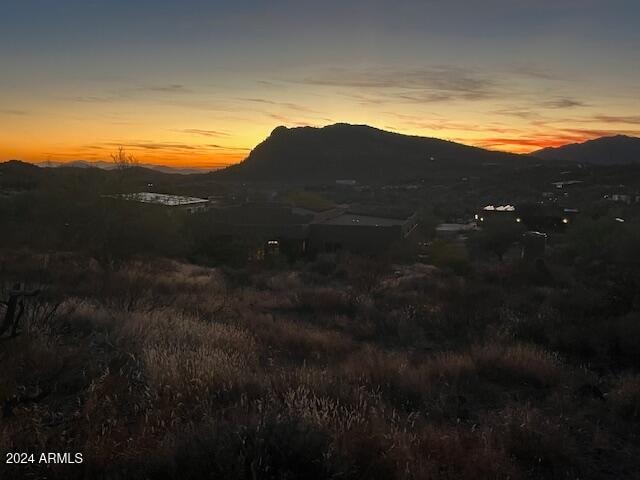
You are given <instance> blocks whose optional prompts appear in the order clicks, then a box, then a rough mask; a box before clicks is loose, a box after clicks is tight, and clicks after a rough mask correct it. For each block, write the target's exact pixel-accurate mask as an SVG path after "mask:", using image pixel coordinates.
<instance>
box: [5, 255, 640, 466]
mask: <svg viewBox="0 0 640 480" xmlns="http://www.w3.org/2000/svg"><path fill="white" fill-rule="evenodd" d="M43 262H44V260H43V259H42V258H36V257H35V256H29V255H24V254H12V255H7V256H5V257H4V259H3V262H2V264H3V266H2V269H0V272H1V273H2V279H3V280H4V281H5V282H7V283H8V282H10V281H12V280H14V279H16V278H18V277H21V278H22V279H27V280H29V281H30V282H32V283H38V284H40V285H43V286H45V287H47V288H46V292H45V294H43V296H42V297H41V298H40V299H39V300H38V301H37V302H40V303H41V304H42V305H41V306H46V305H49V304H57V303H60V305H59V307H58V310H57V311H56V314H55V315H54V316H51V317H49V318H45V317H44V316H43V312H45V311H47V310H46V309H45V308H40V309H37V308H36V304H35V303H34V304H31V305H30V306H29V310H28V312H27V315H25V324H24V325H23V329H22V334H21V335H20V336H18V337H16V338H15V339H11V340H7V339H3V340H2V343H1V344H0V361H1V362H2V363H1V364H2V370H1V371H0V385H1V387H0V401H2V402H3V403H4V404H5V405H6V402H9V403H10V404H11V409H10V410H11V411H10V412H9V413H10V414H9V415H5V417H4V418H3V419H2V422H1V423H0V449H2V450H3V451H6V450H13V451H15V450H21V449H22V450H38V451H41V450H52V451H59V450H65V451H80V452H83V453H84V455H85V458H86V462H85V463H84V464H83V465H82V466H81V467H78V466H71V467H68V468H65V467H51V468H49V469H47V470H43V469H42V468H43V467H38V466H28V467H25V468H22V469H20V470H18V469H17V468H13V469H10V468H9V467H8V466H6V465H4V466H2V468H3V469H5V471H4V472H2V473H3V474H4V475H3V476H2V478H20V475H22V476H28V475H31V477H32V478H38V477H39V476H42V475H43V474H44V473H46V474H47V475H48V477H49V478H85V477H87V478H116V479H117V478H181V479H182V478H248V479H255V478H318V479H320V478H380V479H388V478H398V479H400V478H402V479H405V478H409V479H453V478H456V479H465V478H468V479H482V478H486V479H495V478H504V479H519V478H522V479H526V478H536V479H537V478H606V475H609V474H610V473H607V472H613V473H611V474H610V475H614V476H615V478H633V477H632V475H631V474H630V472H632V469H633V468H634V467H636V466H638V460H637V459H638V458H640V457H639V456H638V453H640V442H639V440H638V438H637V433H636V430H635V429H632V428H629V425H630V424H632V425H637V424H638V409H637V405H638V402H639V401H640V400H639V398H640V397H639V395H640V387H639V385H640V381H639V380H638V375H637V372H636V373H627V374H624V375H617V374H609V375H608V376H607V377H602V378H601V377H600V376H599V374H598V373H597V372H592V371H586V370H585V368H584V366H583V365H581V364H580V362H579V361H574V360H575V358H570V357H566V356H563V355H562V354H561V353H559V352H558V351H553V350H550V349H549V348H548V347H545V346H544V345H541V344H539V343H537V344H536V343H532V341H534V340H536V339H538V338H539V337H536V338H535V339H529V338H525V337H522V338H521V337H517V332H519V331H524V330H522V329H520V326H519V325H515V326H514V325H513V324H512V323H513V322H516V321H517V322H523V321H526V318H528V317H527V316H526V314H525V313H523V312H521V311H518V310H517V308H516V307H515V306H514V305H511V307H510V308H511V310H509V314H505V313H504V312H506V310H503V313H502V314H496V312H497V311H496V310H495V309H493V306H494V305H495V302H494V298H493V297H492V296H491V295H493V293H491V292H490V293H491V295H485V290H483V289H482V288H478V289H477V290H474V289H473V288H471V287H469V286H465V285H464V284H463V283H462V282H461V280H460V279H459V278H457V277H452V276H447V274H444V273H442V272H438V271H435V270H434V269H433V268H429V269H426V270H424V271H418V270H416V268H417V267H412V269H411V270H410V271H407V272H404V273H403V274H402V275H400V277H398V276H397V275H393V274H389V273H388V272H386V273H385V271H381V272H379V274H380V275H381V276H380V277H379V279H378V281H374V273H376V272H377V271H378V270H376V269H374V268H368V269H366V270H365V271H364V273H363V275H362V278H357V268H356V267H357V266H358V265H361V261H360V260H355V259H353V258H351V259H349V261H348V262H347V266H346V267H344V268H345V269H346V273H345V274H344V275H343V277H341V279H340V280H336V279H335V278H333V277H331V276H325V277H318V278H316V281H318V282H320V283H318V284H317V285H310V284H307V283H306V282H304V281H302V278H303V276H304V275H305V273H304V272H297V271H288V272H280V273H277V274H275V275H272V276H270V275H268V274H264V273H259V274H256V275H254V276H253V277H250V280H251V279H253V280H251V282H250V283H249V284H248V285H243V286H237V285H236V286H234V284H233V282H232V281H231V280H229V278H228V275H226V274H223V273H222V272H220V271H219V270H216V269H206V268H201V267H195V266H191V265H184V264H179V263H176V262H168V261H158V262H134V263H132V264H130V265H128V266H126V267H124V268H122V269H120V270H115V271H102V270H101V269H100V268H99V267H97V266H96V265H94V264H92V263H91V262H90V261H85V260H82V259H77V258H70V257H64V256H61V257H59V258H58V257H50V258H49V259H48V260H47V262H48V263H47V262H44V263H43ZM45 263H46V265H48V266H46V267H43V265H44V264H45ZM63 264H64V265H66V266H67V268H66V269H64V270H63V269H61V268H60V266H61V265H63ZM336 270H339V269H336ZM341 275H342V274H341ZM322 278H324V280H322ZM349 278H352V279H356V280H354V283H350V280H349ZM323 282H324V283H323ZM465 291H468V292H467V293H468V296H466V297H465ZM408 301H410V303H407V302H408ZM463 307H466V308H467V310H464V309H463ZM543 307H544V308H547V310H548V307H547V306H541V308H543ZM456 315H457V316H460V315H464V318H457V317H455V316H456ZM523 318H524V319H525V320H523ZM537 318H540V317H537ZM449 319H452V322H453V324H449V323H447V320H449ZM626 321H629V320H626ZM465 325H466V326H468V330H465V331H459V332H457V331H456V329H458V328H462V327H461V326H465ZM550 325H557V322H556V321H555V319H554V321H553V323H550ZM540 328H544V324H543V325H542V326H541V327H540ZM469 332H474V333H475V337H474V338H469V337H470V334H469ZM514 332H515V333H514ZM443 338H444V339H446V341H442V340H441V339H443ZM587 381H588V382H591V383H596V382H600V383H599V385H601V388H602V389H603V390H604V391H605V394H606V395H605V400H601V399H598V398H595V397H593V395H591V394H589V393H588V392H591V391H592V390H593V389H591V390H590V389H589V388H586V389H585V388H582V386H583V384H584V383H585V382H587ZM594 391H595V390H594ZM585 392H587V393H585ZM38 393H43V395H42V396H40V397H38ZM585 395H586V396H585ZM589 395H591V396H589ZM36 397H38V398H36ZM30 399H34V400H33V401H31V400H30ZM5 413H7V412H6V408H5ZM622 444H624V445H625V448H624V449H622V450H620V452H619V453H614V448H613V447H614V446H616V445H622ZM598 452H599V453H598ZM18 468H21V467H18ZM43 472H44V473H43Z"/></svg>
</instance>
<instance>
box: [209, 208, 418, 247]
mask: <svg viewBox="0 0 640 480" xmlns="http://www.w3.org/2000/svg"><path fill="white" fill-rule="evenodd" d="M374 213H375V209H372V208H369V209H366V212H365V213H360V212H358V211H350V210H349V208H348V207H347V206H340V207H336V208H331V209H327V210H324V211H320V212H314V211H311V210H307V209H301V208H298V207H291V206H289V205H283V204H275V203H262V204H260V203H247V204H243V205H236V206H230V207H224V208H213V209H211V211H210V212H209V215H210V220H211V228H212V230H213V231H214V232H216V234H217V235H219V236H227V237H230V238H234V237H235V238H239V237H244V238H248V237H252V238H257V239H260V241H261V242H262V243H264V245H265V251H274V250H277V251H280V252H283V253H287V254H291V255H301V254H306V253H319V252H336V251H339V250H347V251H352V252H361V253H380V252H384V251H385V250H387V249H388V248H389V247H390V246H391V245H392V244H393V243H395V242H399V241H401V240H403V239H405V238H407V237H408V236H409V235H410V234H411V233H412V232H413V231H414V230H415V228H416V227H417V218H416V216H415V215H391V214H389V213H384V214H383V213H380V214H379V215H376V214H374Z"/></svg>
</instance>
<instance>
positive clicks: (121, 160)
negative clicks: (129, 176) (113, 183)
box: [111, 145, 138, 170]
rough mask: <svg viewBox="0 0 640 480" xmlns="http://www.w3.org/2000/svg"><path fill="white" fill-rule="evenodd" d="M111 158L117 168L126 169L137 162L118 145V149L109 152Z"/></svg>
mask: <svg viewBox="0 0 640 480" xmlns="http://www.w3.org/2000/svg"><path fill="white" fill-rule="evenodd" d="M111 160H112V161H113V163H114V164H115V166H116V168H117V169H118V170H126V169H127V168H131V167H133V166H135V165H137V164H138V161H137V160H136V159H135V157H134V156H133V155H131V154H128V153H127V151H126V150H125V148H124V147H123V146H122V145H120V146H119V147H118V151H117V152H115V153H112V154H111Z"/></svg>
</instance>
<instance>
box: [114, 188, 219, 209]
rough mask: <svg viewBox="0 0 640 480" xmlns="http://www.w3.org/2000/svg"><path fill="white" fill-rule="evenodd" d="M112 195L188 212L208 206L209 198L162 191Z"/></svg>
mask: <svg viewBox="0 0 640 480" xmlns="http://www.w3.org/2000/svg"><path fill="white" fill-rule="evenodd" d="M113 197H114V198H121V199H123V200H128V201H132V202H138V203H147V204H152V205H163V206H165V207H174V208H179V209H181V210H186V211H187V212H189V213H195V212H199V211H202V210H206V209H207V207H208V206H209V200H207V199H205V198H196V197H181V196H179V195H167V194H164V193H151V192H140V193H123V194H120V195H114V196H113Z"/></svg>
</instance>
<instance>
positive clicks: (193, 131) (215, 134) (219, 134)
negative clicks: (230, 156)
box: [177, 128, 229, 137]
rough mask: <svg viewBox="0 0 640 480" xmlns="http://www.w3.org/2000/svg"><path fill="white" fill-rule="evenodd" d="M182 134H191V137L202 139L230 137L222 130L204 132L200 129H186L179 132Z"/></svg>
mask: <svg viewBox="0 0 640 480" xmlns="http://www.w3.org/2000/svg"><path fill="white" fill-rule="evenodd" d="M177 131H179V132H182V133H189V134H191V135H199V136H202V137H228V136H229V133H227V132H222V131H220V130H203V129H200V128H184V129H182V130H177Z"/></svg>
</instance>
